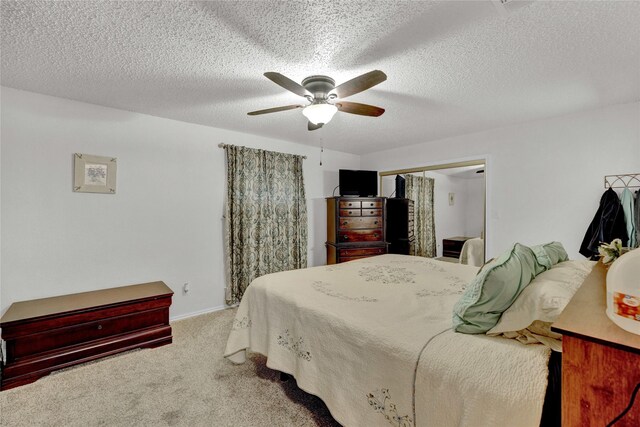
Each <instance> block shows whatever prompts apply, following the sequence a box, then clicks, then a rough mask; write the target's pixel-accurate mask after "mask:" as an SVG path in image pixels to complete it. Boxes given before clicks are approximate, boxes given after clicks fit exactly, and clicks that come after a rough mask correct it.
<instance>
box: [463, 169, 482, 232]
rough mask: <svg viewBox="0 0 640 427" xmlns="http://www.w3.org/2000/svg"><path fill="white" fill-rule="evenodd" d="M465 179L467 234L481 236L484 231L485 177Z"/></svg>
mask: <svg viewBox="0 0 640 427" xmlns="http://www.w3.org/2000/svg"><path fill="white" fill-rule="evenodd" d="M465 181H466V182H465V184H466V191H465V195H466V197H465V200H466V202H467V206H466V209H467V212H466V218H465V236H469V237H480V236H481V233H482V232H483V231H484V178H483V177H478V178H471V179H466V180H465Z"/></svg>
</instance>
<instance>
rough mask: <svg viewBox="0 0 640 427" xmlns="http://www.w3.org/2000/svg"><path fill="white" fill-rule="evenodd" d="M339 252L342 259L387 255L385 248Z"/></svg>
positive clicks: (341, 250)
mask: <svg viewBox="0 0 640 427" xmlns="http://www.w3.org/2000/svg"><path fill="white" fill-rule="evenodd" d="M339 251H340V258H341V259H344V257H363V256H374V255H382V254H384V253H386V251H385V249H384V248H356V249H340V250H339Z"/></svg>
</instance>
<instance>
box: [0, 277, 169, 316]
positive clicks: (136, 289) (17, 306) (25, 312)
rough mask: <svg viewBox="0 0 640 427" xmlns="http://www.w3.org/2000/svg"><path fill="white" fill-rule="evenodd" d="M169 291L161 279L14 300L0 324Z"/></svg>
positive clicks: (141, 298) (147, 296)
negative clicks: (96, 289)
mask: <svg viewBox="0 0 640 427" xmlns="http://www.w3.org/2000/svg"><path fill="white" fill-rule="evenodd" d="M170 295H173V291H172V290H171V289H170V288H169V287H168V286H167V285H166V284H165V283H164V282H150V283H142V284H140V285H130V286H122V287H118V288H109V289H101V290H98V291H91V292H82V293H79V294H70V295H61V296H57V297H50V298H41V299H36V300H30V301H20V302H14V303H13V304H11V306H10V307H9V309H8V310H7V311H6V313H4V315H3V316H2V319H0V326H1V325H2V324H5V323H9V322H17V321H21V320H25V319H34V318H40V317H45V316H51V315H56V314H63V313H68V312H71V311H77V310H84V309H89V308H94V307H101V306H107V305H113V304H118V303H123V302H128V301H136V300H145V299H153V298H158V297H163V296H170Z"/></svg>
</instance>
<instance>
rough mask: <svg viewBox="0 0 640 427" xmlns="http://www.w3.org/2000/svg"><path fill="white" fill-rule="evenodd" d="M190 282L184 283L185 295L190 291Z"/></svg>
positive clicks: (183, 291)
mask: <svg viewBox="0 0 640 427" xmlns="http://www.w3.org/2000/svg"><path fill="white" fill-rule="evenodd" d="M189 289H190V286H189V282H186V283H185V284H184V285H182V293H184V294H185V295H186V294H188V293H189Z"/></svg>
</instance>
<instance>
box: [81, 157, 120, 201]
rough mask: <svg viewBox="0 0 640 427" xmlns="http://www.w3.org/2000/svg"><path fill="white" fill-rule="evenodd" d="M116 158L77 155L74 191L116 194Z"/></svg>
mask: <svg viewBox="0 0 640 427" xmlns="http://www.w3.org/2000/svg"><path fill="white" fill-rule="evenodd" d="M116 160H117V159H116V158H115V157H103V156H92V155H89V154H81V153H75V154H74V155H73V171H74V172H73V191H75V192H78V193H106V194H115V192H116V165H117V164H116Z"/></svg>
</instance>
